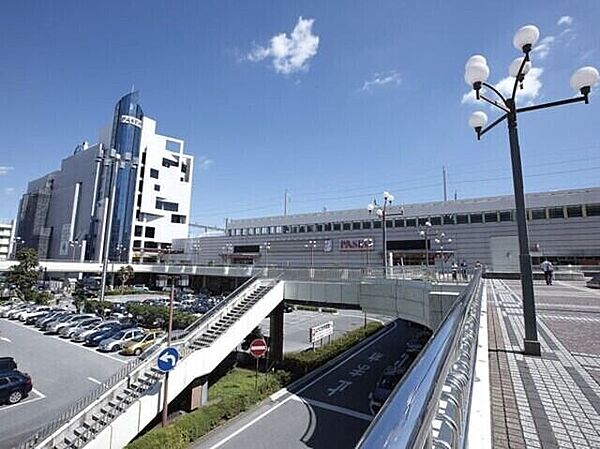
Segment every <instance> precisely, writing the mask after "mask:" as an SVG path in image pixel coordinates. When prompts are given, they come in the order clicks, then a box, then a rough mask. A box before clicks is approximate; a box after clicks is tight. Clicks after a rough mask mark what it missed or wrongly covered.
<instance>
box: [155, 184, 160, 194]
mask: <svg viewBox="0 0 600 449" xmlns="http://www.w3.org/2000/svg"><path fill="white" fill-rule="evenodd" d="M154 191H155V192H160V186H159V185H158V184H154Z"/></svg>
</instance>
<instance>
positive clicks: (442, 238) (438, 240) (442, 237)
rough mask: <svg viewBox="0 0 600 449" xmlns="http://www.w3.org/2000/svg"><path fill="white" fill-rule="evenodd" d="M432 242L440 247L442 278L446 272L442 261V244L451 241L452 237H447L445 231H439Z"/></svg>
mask: <svg viewBox="0 0 600 449" xmlns="http://www.w3.org/2000/svg"><path fill="white" fill-rule="evenodd" d="M434 242H435V243H436V244H437V245H439V247H440V257H441V260H442V279H443V278H444V276H445V274H446V270H445V263H444V262H445V261H444V245H445V244H450V243H452V239H451V238H450V237H447V236H446V233H445V232H440V234H439V235H438V236H437V237H436V239H435V240H434Z"/></svg>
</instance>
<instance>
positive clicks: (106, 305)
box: [83, 299, 113, 316]
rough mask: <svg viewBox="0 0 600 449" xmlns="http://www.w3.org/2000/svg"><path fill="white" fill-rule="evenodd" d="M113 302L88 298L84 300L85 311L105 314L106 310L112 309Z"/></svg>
mask: <svg viewBox="0 0 600 449" xmlns="http://www.w3.org/2000/svg"><path fill="white" fill-rule="evenodd" d="M112 307H113V304H112V302H110V301H99V300H96V299H88V300H87V301H84V302H83V311H84V312H85V313H95V314H96V315H99V316H103V315H104V310H105V309H109V310H112Z"/></svg>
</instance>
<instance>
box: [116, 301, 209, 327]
mask: <svg viewBox="0 0 600 449" xmlns="http://www.w3.org/2000/svg"><path fill="white" fill-rule="evenodd" d="M126 307H127V311H128V312H129V313H131V315H133V318H134V319H136V320H137V321H138V322H139V324H140V325H141V326H143V327H156V326H158V327H162V328H166V326H167V323H168V321H169V308H168V307H164V306H154V305H149V304H140V303H133V304H132V303H127V305H126ZM197 319H198V317H197V316H196V315H194V314H192V313H187V312H180V311H177V310H175V311H174V312H173V329H185V328H186V327H188V326H189V325H190V324H192V323H193V322H194V321H196V320H197Z"/></svg>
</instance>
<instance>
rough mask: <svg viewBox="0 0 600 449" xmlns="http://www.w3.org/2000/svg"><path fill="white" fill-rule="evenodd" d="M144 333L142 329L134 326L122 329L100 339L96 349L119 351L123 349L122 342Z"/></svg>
mask: <svg viewBox="0 0 600 449" xmlns="http://www.w3.org/2000/svg"><path fill="white" fill-rule="evenodd" d="M142 335H144V330H143V329H140V328H137V327H134V328H132V329H123V330H122V331H119V332H117V333H116V334H114V335H113V336H112V337H110V338H107V339H105V340H102V341H101V342H100V345H99V346H98V350H99V351H102V352H113V351H120V350H121V349H123V344H124V343H126V342H128V341H131V340H133V339H134V338H137V337H141V336H142Z"/></svg>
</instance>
